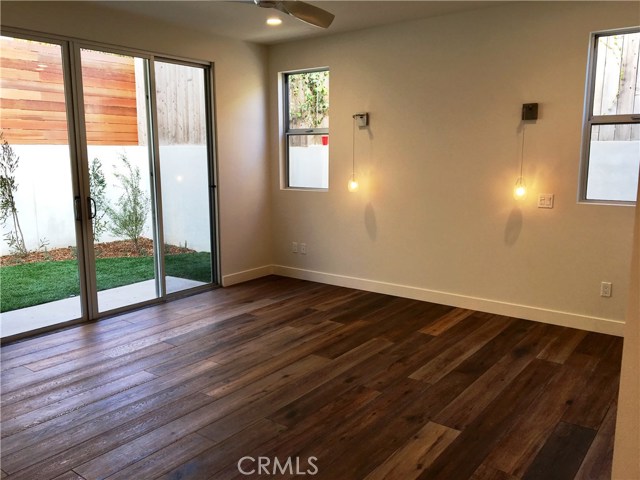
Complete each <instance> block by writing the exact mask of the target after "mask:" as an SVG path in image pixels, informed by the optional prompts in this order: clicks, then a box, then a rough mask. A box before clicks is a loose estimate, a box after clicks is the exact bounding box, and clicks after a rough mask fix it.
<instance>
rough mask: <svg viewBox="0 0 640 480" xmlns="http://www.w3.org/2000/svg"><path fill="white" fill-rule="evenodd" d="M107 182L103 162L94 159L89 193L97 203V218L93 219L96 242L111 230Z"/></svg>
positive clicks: (90, 171) (90, 167)
mask: <svg viewBox="0 0 640 480" xmlns="http://www.w3.org/2000/svg"><path fill="white" fill-rule="evenodd" d="M106 190H107V181H106V180H105V177H104V173H103V172H102V162H101V161H100V159H98V158H94V159H93V160H92V161H91V163H90V164H89V191H90V192H91V193H90V195H91V198H93V201H94V202H95V209H96V212H95V217H94V218H93V237H94V239H95V240H96V241H99V240H100V236H101V235H102V234H103V233H104V232H106V231H107V230H108V229H109V225H108V222H107V220H108V214H109V203H108V201H107V197H106Z"/></svg>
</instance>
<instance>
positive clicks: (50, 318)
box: [0, 277, 204, 338]
mask: <svg viewBox="0 0 640 480" xmlns="http://www.w3.org/2000/svg"><path fill="white" fill-rule="evenodd" d="M199 285H204V283H203V282H196V281H195V280H187V279H185V278H177V277H167V292H169V293H173V292H178V291H181V290H186V289H188V288H193V287H197V286H199ZM153 298H156V287H155V280H147V281H144V282H139V283H134V284H131V285H126V286H124V287H117V288H111V289H109V290H103V291H101V292H98V306H99V309H100V311H101V312H106V311H108V310H113V309H114V308H119V307H124V306H126V305H133V304H135V303H140V302H144V301H146V300H151V299H153ZM81 316H82V313H81V310H80V297H72V298H65V299H64V300H57V301H55V302H49V303H44V304H42V305H35V306H33V307H28V308H21V309H20V310H13V311H11V312H4V313H1V314H0V337H1V338H4V337H10V336H12V335H17V334H19V333H24V332H28V331H31V330H36V329H38V328H43V327H48V326H51V325H56V324H58V323H63V322H68V321H69V320H74V319H76V318H80V317H81Z"/></svg>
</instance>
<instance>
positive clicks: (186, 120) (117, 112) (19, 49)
mask: <svg viewBox="0 0 640 480" xmlns="http://www.w3.org/2000/svg"><path fill="white" fill-rule="evenodd" d="M0 42H1V43H0V129H2V131H3V133H4V138H5V139H6V140H7V141H8V142H9V143H10V144H12V145H36V144H41V145H66V144H68V141H69V140H68V137H69V135H68V123H67V114H66V105H65V92H64V79H63V68H62V50H61V47H60V46H58V45H52V44H47V43H41V42H35V41H27V40H22V39H12V38H9V37H1V40H0ZM81 59H82V83H83V91H84V109H85V124H86V131H87V142H88V144H89V145H114V146H125V145H146V144H147V131H146V130H147V120H146V106H145V102H146V95H145V90H144V85H145V81H144V75H145V73H144V66H143V65H142V63H141V62H140V61H137V62H136V60H135V58H133V57H129V56H123V55H115V54H109V53H105V52H99V51H92V50H82V51H81ZM155 67H156V68H155V76H156V91H157V94H158V95H157V113H158V119H159V127H158V130H159V131H158V135H159V140H160V144H161V145H185V144H195V145H204V144H205V143H206V128H205V126H206V99H205V88H204V74H203V71H202V70H201V69H199V68H192V67H187V66H184V65H176V64H171V63H163V62H156V64H155Z"/></svg>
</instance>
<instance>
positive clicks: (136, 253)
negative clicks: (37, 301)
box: [0, 237, 195, 267]
mask: <svg viewBox="0 0 640 480" xmlns="http://www.w3.org/2000/svg"><path fill="white" fill-rule="evenodd" d="M95 249H96V258H116V257H118V258H121V257H150V256H152V255H153V241H152V240H151V239H150V238H144V237H143V238H140V239H139V240H138V248H136V247H135V245H134V243H133V242H132V241H131V240H117V241H115V242H104V243H97V244H96V246H95ZM165 253H166V254H167V255H176V254H180V253H195V250H192V249H190V248H184V247H177V246H175V245H165ZM75 258H76V249H75V247H63V248H53V249H51V250H39V251H37V252H29V253H27V254H26V255H4V256H2V257H0V266H2V267H4V266H9V265H20V264H23V263H35V262H48V261H52V262H56V261H60V260H75Z"/></svg>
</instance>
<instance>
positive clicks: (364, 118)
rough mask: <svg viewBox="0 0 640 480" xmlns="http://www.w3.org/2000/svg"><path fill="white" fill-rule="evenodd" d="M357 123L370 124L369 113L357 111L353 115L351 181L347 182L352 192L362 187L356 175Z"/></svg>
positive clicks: (361, 125) (359, 124)
mask: <svg viewBox="0 0 640 480" xmlns="http://www.w3.org/2000/svg"><path fill="white" fill-rule="evenodd" d="M356 125H358V128H365V127H367V126H369V114H368V113H367V112H365V113H356V114H355V115H353V131H352V139H353V143H352V145H351V178H349V183H347V188H348V189H349V191H350V192H357V191H358V188H360V184H359V183H358V179H357V177H356Z"/></svg>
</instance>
